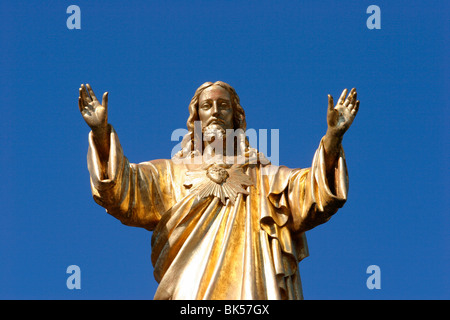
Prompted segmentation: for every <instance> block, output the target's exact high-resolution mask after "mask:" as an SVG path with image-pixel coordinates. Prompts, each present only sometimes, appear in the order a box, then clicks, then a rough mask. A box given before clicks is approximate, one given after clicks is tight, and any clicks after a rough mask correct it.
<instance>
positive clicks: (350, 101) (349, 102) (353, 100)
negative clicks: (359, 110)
mask: <svg viewBox="0 0 450 320" xmlns="http://www.w3.org/2000/svg"><path fill="white" fill-rule="evenodd" d="M351 105H352V106H355V105H356V89H355V88H353V89H352V90H351V91H350V93H349V94H348V97H347V99H345V102H344V106H346V107H348V108H350V106H351Z"/></svg>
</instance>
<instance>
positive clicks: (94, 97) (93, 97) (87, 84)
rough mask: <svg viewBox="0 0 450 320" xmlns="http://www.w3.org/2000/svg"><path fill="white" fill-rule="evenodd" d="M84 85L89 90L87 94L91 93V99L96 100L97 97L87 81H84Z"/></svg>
mask: <svg viewBox="0 0 450 320" xmlns="http://www.w3.org/2000/svg"><path fill="white" fill-rule="evenodd" d="M86 87H87V89H88V91H89V94H90V95H91V98H92V100H97V97H96V96H95V94H94V90H92V88H91V85H90V84H89V83H86Z"/></svg>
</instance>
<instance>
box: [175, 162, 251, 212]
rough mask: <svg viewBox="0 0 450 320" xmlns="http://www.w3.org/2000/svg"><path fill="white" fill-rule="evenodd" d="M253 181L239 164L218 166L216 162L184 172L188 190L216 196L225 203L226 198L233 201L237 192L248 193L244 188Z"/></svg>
mask: <svg viewBox="0 0 450 320" xmlns="http://www.w3.org/2000/svg"><path fill="white" fill-rule="evenodd" d="M252 185H253V182H252V180H251V179H250V177H249V176H248V175H246V174H245V173H244V171H243V168H242V167H240V166H219V165H216V164H213V165H210V166H208V167H207V168H206V169H205V168H202V169H200V170H195V171H188V172H186V179H185V181H184V186H185V187H186V188H190V192H195V193H197V197H198V198H199V199H200V198H207V197H209V196H215V197H218V198H219V199H220V200H221V201H222V203H223V204H224V205H225V204H226V199H230V202H231V204H233V205H234V202H235V200H236V198H237V196H238V194H239V193H242V194H249V193H248V191H247V190H245V189H244V188H246V187H248V186H252Z"/></svg>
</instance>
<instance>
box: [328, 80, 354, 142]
mask: <svg viewBox="0 0 450 320" xmlns="http://www.w3.org/2000/svg"><path fill="white" fill-rule="evenodd" d="M347 92H348V91H347V89H344V91H342V94H341V97H340V98H339V100H338V102H337V104H336V106H334V103H333V97H332V96H331V95H328V111H327V123H328V131H327V135H328V134H330V135H332V136H334V137H336V138H342V137H343V135H344V133H345V132H346V131H347V129H348V128H349V127H350V125H351V124H352V123H353V120H354V119H355V117H356V114H357V113H358V110H359V101H358V100H356V95H357V94H356V89H355V88H353V89H352V90H351V91H350V93H349V95H348V97H346V96H347Z"/></svg>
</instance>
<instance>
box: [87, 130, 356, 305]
mask: <svg viewBox="0 0 450 320" xmlns="http://www.w3.org/2000/svg"><path fill="white" fill-rule="evenodd" d="M110 145H111V149H110V155H109V161H108V165H107V168H102V167H101V164H100V161H99V156H98V153H97V150H96V147H95V144H94V141H93V137H92V132H91V133H90V135H89V151H88V168H89V172H90V177H91V189H92V193H93V197H94V199H95V201H96V202H97V203H98V204H100V205H101V206H103V207H104V208H105V209H106V211H107V212H108V213H109V214H111V215H112V216H114V217H115V218H117V219H119V220H120V221H121V222H122V223H123V224H125V225H128V226H135V227H142V228H145V229H147V230H149V231H153V235H152V241H151V245H152V254H151V260H152V264H153V266H154V276H155V279H156V281H157V282H158V283H159V286H158V289H157V291H156V294H155V297H154V298H155V299H220V300H234V299H244V300H250V299H252V300H265V299H290V300H293V299H303V293H302V285H301V280H300V274H299V269H298V264H299V262H300V261H301V260H302V259H303V258H305V257H307V256H308V247H307V243H306V237H305V231H307V230H309V229H311V228H314V227H315V226H317V225H319V224H322V223H324V222H326V221H328V220H329V219H330V217H331V216H332V215H333V214H334V213H335V212H336V211H337V210H338V209H339V208H340V207H342V205H343V204H344V203H345V201H346V198H347V189H348V176H347V168H346V164H345V157H344V152H343V150H342V149H341V151H340V157H339V158H338V160H337V162H336V165H335V170H334V172H335V175H334V177H331V178H330V179H327V176H326V173H325V154H324V150H323V145H322V142H321V143H320V145H319V148H318V149H317V151H316V153H315V155H314V158H313V162H312V166H311V168H308V169H289V168H287V167H284V166H273V165H271V164H268V165H262V164H260V163H257V164H252V163H246V164H244V165H241V166H242V170H243V172H244V173H245V174H246V175H248V176H249V177H250V178H251V180H252V183H253V185H251V186H243V188H246V190H247V192H248V194H243V193H239V194H238V196H237V197H236V199H235V201H234V203H233V202H231V201H229V199H227V201H226V202H225V203H223V202H221V201H220V199H219V198H218V197H215V196H209V197H204V198H199V197H197V193H195V192H190V188H189V187H188V186H185V185H184V184H185V179H186V173H187V172H189V171H192V170H195V169H198V168H199V165H197V168H195V165H188V164H184V163H176V162H175V161H173V160H154V161H149V162H143V163H140V164H133V163H130V162H129V161H128V160H127V158H126V157H125V156H124V155H123V151H122V147H121V145H120V142H119V139H118V137H117V134H116V132H115V131H114V129H112V130H111V136H110ZM328 178H329V177H328ZM328 180H330V184H329V181H328Z"/></svg>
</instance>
